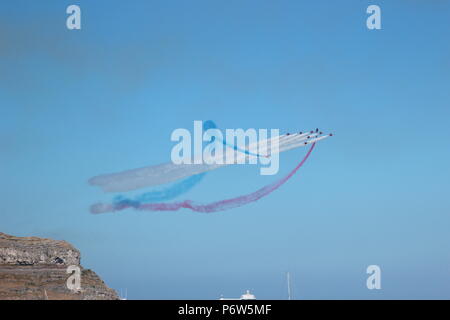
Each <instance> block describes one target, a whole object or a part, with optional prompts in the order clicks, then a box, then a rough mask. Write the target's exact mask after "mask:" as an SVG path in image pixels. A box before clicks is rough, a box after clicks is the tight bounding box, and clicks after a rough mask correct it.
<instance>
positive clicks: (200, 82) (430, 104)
mask: <svg viewBox="0 0 450 320" xmlns="http://www.w3.org/2000/svg"><path fill="white" fill-rule="evenodd" d="M70 4H78V5H80V7H81V10H82V30H78V31H69V30H67V29H66V26H65V20H66V18H67V14H66V13H65V11H66V7H67V6H68V5H70ZM370 4H378V5H379V6H380V7H381V10H382V30H377V31H369V30H368V29H367V28H366V18H367V16H368V15H367V14H366V8H367V6H368V5H370ZM0 12H1V13H0V15H1V18H0V55H1V57H0V82H1V85H0V112H1V116H0V153H1V157H0V164H1V166H0V172H1V177H2V179H1V181H0V191H1V194H2V201H1V202H0V216H1V220H0V221H1V226H0V231H2V232H6V233H10V234H14V235H19V236H21V235H24V236H25V235H36V236H44V237H52V238H56V239H65V240H67V241H69V242H71V243H72V244H74V245H75V246H76V247H77V248H79V249H80V250H81V252H82V264H83V265H84V266H85V267H88V268H92V269H93V270H95V271H96V272H97V273H98V274H99V275H100V276H101V277H102V278H103V279H104V280H105V281H106V282H107V283H108V284H109V285H110V286H111V287H113V288H115V289H117V290H120V289H125V288H128V297H129V298H134V299H184V298H190V299H215V298H218V297H219V296H220V295H221V294H223V295H224V296H231V297H233V296H238V295H240V294H241V293H243V292H244V291H245V290H246V289H251V290H252V291H253V292H254V293H255V295H256V297H257V298H266V299H284V298H286V297H287V291H286V282H285V273H286V271H290V273H291V275H292V287H293V295H294V298H298V299H322V298H326V299H347V298H361V299H379V298H386V299H389V298H447V299H448V298H450V253H449V252H450V251H449V249H450V248H449V247H450V246H449V241H450V233H449V232H448V226H449V225H450V217H449V211H450V210H449V209H450V198H449V197H448V195H447V193H448V189H449V181H450V171H449V170H448V163H450V148H449V143H448V139H449V138H450V126H449V125H448V121H449V120H448V119H449V116H450V111H449V102H450V87H449V86H450V72H449V70H450V43H449V41H448V39H449V36H450V26H449V23H448V17H449V14H450V3H449V2H448V1H419V0H416V1H395V2H394V1H380V0H376V1H362V0H361V1H324V0H321V1H226V2H219V1H189V2H187V1H171V2H163V1H151V2H150V1H137V0H136V1H133V5H130V4H129V3H127V2H126V1H111V0H110V1H95V2H93V1H77V2H71V1H56V0H54V1H49V0H47V1H39V2H37V1H9V2H8V3H7V2H2V3H1V4H0ZM207 119H212V120H214V121H215V122H216V123H217V125H218V126H219V127H221V128H279V129H280V130H281V131H282V132H289V131H291V132H292V131H300V130H306V129H309V128H316V127H320V128H322V129H323V130H326V131H332V132H334V133H335V137H333V139H327V140H325V141H323V143H320V144H318V145H317V148H316V149H315V150H314V151H313V153H312V155H311V157H310V159H309V160H308V162H307V163H306V164H305V166H304V167H303V168H302V169H301V170H300V171H299V173H298V174H297V175H296V176H294V177H293V178H292V179H291V180H290V181H289V182H287V183H286V184H285V185H284V186H283V187H282V188H281V189H279V190H277V191H276V192H274V193H273V194H272V195H270V196H269V197H267V198H264V199H261V200H260V201H258V202H256V203H253V204H250V205H248V206H245V207H241V208H237V209H233V210H230V211H226V212H222V213H216V214H210V215H204V214H198V213H192V212H190V211H179V212H166V213H157V212H134V211H132V210H127V211H123V212H121V213H119V214H110V215H99V216H93V215H91V214H90V213H89V211H88V208H89V206H90V205H91V204H92V203H94V202H97V201H99V200H108V199H111V198H112V195H111V194H104V193H102V192H101V191H100V190H98V189H96V188H93V187H90V186H89V185H88V184H87V180H88V179H89V178H90V177H92V176H95V175H97V174H100V173H106V172H114V171H120V170H123V169H130V168H136V167H141V166H145V165H151V164H158V163H162V162H166V161H168V160H169V158H170V150H171V148H172V146H173V145H174V144H173V143H172V142H171V141H170V134H171V132H172V131H173V130H174V129H176V128H191V127H192V124H193V120H207ZM304 152H305V150H302V149H299V150H295V151H290V152H287V153H284V154H282V156H281V164H280V173H279V176H276V177H274V176H260V175H259V169H258V168H257V167H256V166H238V167H227V168H223V169H219V170H216V171H214V172H211V173H209V174H208V175H207V176H206V177H205V179H204V180H203V181H202V183H201V184H199V185H198V186H196V187H195V188H194V189H193V190H192V191H190V192H189V193H188V194H187V195H185V196H183V197H182V199H185V198H188V199H194V200H197V201H200V202H209V201H212V200H219V199H223V198H226V197H232V196H236V195H240V194H243V193H248V192H251V191H254V190H256V189H257V188H259V187H261V186H263V185H265V184H267V183H270V182H272V181H274V180H275V179H278V178H279V177H280V176H282V175H284V174H286V173H287V172H289V171H290V170H291V169H292V168H293V167H294V166H295V165H296V163H297V162H298V161H299V159H301V157H302V156H303V155H304ZM370 264H377V265H379V266H380V267H381V269H382V290H379V291H376V290H372V291H370V290H368V289H367V288H366V287H365V281H366V278H367V275H366V273H365V270H366V268H367V266H368V265H370Z"/></svg>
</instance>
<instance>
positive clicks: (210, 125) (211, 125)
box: [203, 120, 261, 157]
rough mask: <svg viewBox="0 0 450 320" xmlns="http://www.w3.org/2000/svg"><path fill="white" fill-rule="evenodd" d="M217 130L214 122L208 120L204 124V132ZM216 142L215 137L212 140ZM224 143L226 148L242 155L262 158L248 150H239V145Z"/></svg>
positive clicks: (223, 141)
mask: <svg viewBox="0 0 450 320" xmlns="http://www.w3.org/2000/svg"><path fill="white" fill-rule="evenodd" d="M216 128H217V127H216V124H215V123H214V121H212V120H208V121H205V122H204V123H203V130H204V131H206V130H208V129H216ZM214 140H215V137H214V136H213V137H212V138H211V142H213V141H214ZM222 143H223V145H224V146H227V147H230V148H233V149H234V150H235V151H239V152H242V153H245V154H248V155H252V156H255V157H261V155H259V154H257V153H253V152H250V151H248V150H245V149H241V148H238V146H237V145H231V144H229V143H227V142H226V141H225V140H222Z"/></svg>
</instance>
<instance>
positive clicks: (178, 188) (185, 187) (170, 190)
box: [113, 120, 217, 208]
mask: <svg viewBox="0 0 450 320" xmlns="http://www.w3.org/2000/svg"><path fill="white" fill-rule="evenodd" d="M216 128H217V126H216V124H215V123H214V121H212V120H208V121H205V122H204V123H203V131H206V130H208V129H216ZM214 138H215V137H211V140H210V142H213V141H214ZM205 175H206V172H204V173H200V174H196V175H194V176H192V177H189V178H187V179H184V180H182V181H180V182H178V183H176V184H174V185H172V186H170V187H167V188H164V189H161V190H155V191H150V192H146V193H143V194H141V195H138V196H137V197H135V198H134V199H131V198H128V197H126V196H123V195H118V196H116V197H114V200H113V206H114V207H121V206H131V207H135V208H136V207H139V206H140V205H141V204H143V203H152V202H161V201H168V200H172V199H175V198H176V197H178V196H179V195H182V194H183V193H186V192H188V191H189V190H191V189H192V188H193V187H194V186H195V185H196V184H198V183H199V182H200V181H201V180H202V179H203V177H204V176H205Z"/></svg>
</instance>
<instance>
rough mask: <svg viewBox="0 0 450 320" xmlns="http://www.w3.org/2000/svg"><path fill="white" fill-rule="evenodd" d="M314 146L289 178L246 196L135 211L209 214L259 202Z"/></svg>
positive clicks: (143, 206)
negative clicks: (183, 209)
mask: <svg viewBox="0 0 450 320" xmlns="http://www.w3.org/2000/svg"><path fill="white" fill-rule="evenodd" d="M314 146H315V143H313V144H312V145H311V148H310V149H309V150H308V153H307V154H306V155H305V157H304V158H303V160H302V161H301V162H300V163H299V164H298V165H297V166H296V167H295V168H294V170H292V171H291V172H290V173H289V174H288V175H287V176H285V177H284V178H282V179H280V180H278V181H275V182H273V183H271V184H269V185H267V186H265V187H263V188H261V189H259V190H257V191H255V192H253V193H250V194H246V195H243V196H240V197H236V198H231V199H226V200H221V201H216V202H212V203H209V204H195V203H194V202H193V201H191V200H185V201H181V202H172V203H146V204H141V205H140V206H138V207H135V209H137V210H146V211H177V210H179V209H181V208H186V209H191V210H192V211H196V212H206V213H209V212H217V211H223V210H227V209H232V208H236V207H240V206H243V205H245V204H247V203H250V202H254V201H257V200H259V199H261V198H262V197H265V196H267V195H268V194H270V193H272V192H273V191H275V190H276V189H278V188H279V187H281V186H282V185H283V184H284V183H285V182H286V181H288V180H289V179H290V178H291V177H292V176H293V175H294V174H295V173H296V172H297V170H298V169H300V167H301V166H302V165H303V164H304V163H305V162H306V160H307V159H308V157H309V155H310V154H311V152H312V151H313V149H314ZM125 208H126V207H123V208H119V210H121V209H125Z"/></svg>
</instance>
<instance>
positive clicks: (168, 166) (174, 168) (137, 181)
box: [89, 132, 329, 192]
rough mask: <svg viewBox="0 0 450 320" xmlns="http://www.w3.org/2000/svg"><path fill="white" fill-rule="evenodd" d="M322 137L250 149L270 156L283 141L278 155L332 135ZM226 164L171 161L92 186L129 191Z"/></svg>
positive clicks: (293, 137)
mask: <svg viewBox="0 0 450 320" xmlns="http://www.w3.org/2000/svg"><path fill="white" fill-rule="evenodd" d="M318 136H319V134H318V133H311V132H308V133H303V134H299V133H296V134H289V135H286V134H285V135H281V136H277V137H273V138H269V139H266V140H263V141H259V142H257V143H253V144H251V145H249V146H248V150H249V151H252V152H255V153H256V152H257V153H258V154H268V155H270V154H271V147H272V144H273V142H274V141H275V139H279V146H278V152H284V151H288V150H291V149H294V148H300V147H304V146H306V145H308V144H311V143H313V142H317V141H320V140H323V139H325V138H327V137H329V135H322V136H320V137H318ZM234 152H236V158H235V160H236V162H235V163H237V162H238V159H242V158H245V159H246V160H248V159H249V158H251V157H255V156H253V155H248V154H245V153H242V152H240V151H236V150H235V151H234ZM225 154H226V152H224V153H223V157H225ZM247 163H248V162H247ZM226 165H228V163H226V161H223V164H220V163H215V164H174V163H172V162H168V163H163V164H160V165H155V166H148V167H143V168H138V169H132V170H127V171H122V172H118V173H111V174H104V175H100V176H96V177H93V178H91V179H90V180H89V184H91V185H93V186H98V187H100V188H102V190H103V191H106V192H125V191H130V190H135V189H139V188H143V187H149V186H154V185H159V184H165V183H170V182H173V181H176V180H179V179H182V178H186V177H189V176H192V175H195V174H199V173H202V172H207V171H211V170H214V169H217V168H220V167H223V166H226Z"/></svg>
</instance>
